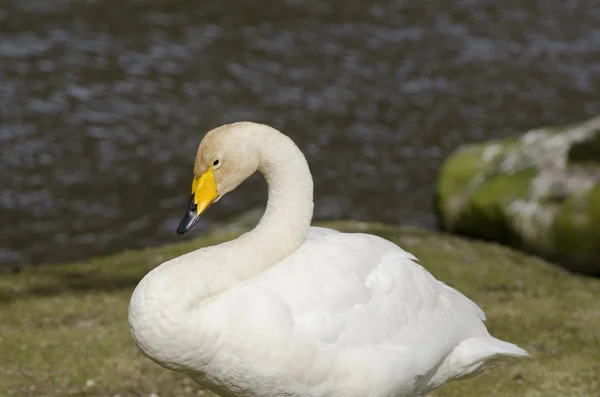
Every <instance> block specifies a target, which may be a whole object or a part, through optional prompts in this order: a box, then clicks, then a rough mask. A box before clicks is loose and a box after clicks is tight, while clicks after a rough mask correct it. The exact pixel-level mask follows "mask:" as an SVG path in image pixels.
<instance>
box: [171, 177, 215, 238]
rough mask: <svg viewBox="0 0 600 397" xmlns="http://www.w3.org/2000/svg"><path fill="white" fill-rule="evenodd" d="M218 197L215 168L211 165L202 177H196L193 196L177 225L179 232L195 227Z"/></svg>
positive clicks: (180, 233)
mask: <svg viewBox="0 0 600 397" xmlns="http://www.w3.org/2000/svg"><path fill="white" fill-rule="evenodd" d="M217 197H219V192H218V191H217V182H216V181H215V173H214V168H213V167H210V168H209V169H208V171H206V172H205V173H204V174H202V175H201V176H200V178H195V179H194V181H193V182H192V197H191V198H190V202H189V204H188V208H187V210H186V212H185V215H183V219H182V220H181V222H180V223H179V226H178V227H177V234H178V235H180V236H181V235H182V234H184V233H186V232H188V231H189V230H190V229H191V228H192V227H194V225H195V224H196V222H197V221H198V219H199V218H200V215H202V213H203V212H204V211H205V210H206V209H207V208H208V207H209V206H210V205H211V204H212V203H213V202H214V201H215V200H216V199H217Z"/></svg>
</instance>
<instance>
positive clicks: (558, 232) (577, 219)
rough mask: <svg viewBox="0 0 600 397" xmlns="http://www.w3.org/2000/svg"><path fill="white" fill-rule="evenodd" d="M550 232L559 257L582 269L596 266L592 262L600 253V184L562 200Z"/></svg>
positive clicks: (585, 270) (590, 269)
mask: <svg viewBox="0 0 600 397" xmlns="http://www.w3.org/2000/svg"><path fill="white" fill-rule="evenodd" d="M552 236H553V242H554V250H555V255H556V257H557V259H558V260H561V261H563V262H564V261H569V262H570V264H571V267H572V268H578V269H579V270H581V271H583V272H594V270H593V269H597V266H596V265H595V263H594V262H595V261H596V260H597V258H599V257H600V184H599V185H597V186H596V187H594V188H593V189H592V190H590V191H589V192H587V193H586V194H584V195H582V196H579V195H577V196H571V197H570V198H569V199H568V200H567V201H566V202H565V204H564V205H563V206H562V207H561V210H560V211H559V212H558V214H557V216H556V217H555V219H554V224H553V225H552ZM590 258H593V260H592V261H590ZM596 272H597V270H596Z"/></svg>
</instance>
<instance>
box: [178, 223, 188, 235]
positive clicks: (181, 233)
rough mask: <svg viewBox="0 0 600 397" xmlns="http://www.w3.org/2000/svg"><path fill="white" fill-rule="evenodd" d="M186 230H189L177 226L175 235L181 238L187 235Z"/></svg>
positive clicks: (180, 225)
mask: <svg viewBox="0 0 600 397" xmlns="http://www.w3.org/2000/svg"><path fill="white" fill-rule="evenodd" d="M188 230H190V229H188V228H186V227H185V226H183V225H182V224H179V226H177V235H178V236H183V235H184V234H185V233H187V231H188Z"/></svg>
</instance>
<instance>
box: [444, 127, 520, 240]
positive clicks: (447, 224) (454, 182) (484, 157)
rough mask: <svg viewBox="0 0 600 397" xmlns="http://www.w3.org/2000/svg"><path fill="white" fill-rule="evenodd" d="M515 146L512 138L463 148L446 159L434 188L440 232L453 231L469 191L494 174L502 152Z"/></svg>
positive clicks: (516, 141)
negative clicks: (441, 230) (440, 223)
mask: <svg viewBox="0 0 600 397" xmlns="http://www.w3.org/2000/svg"><path fill="white" fill-rule="evenodd" d="M516 145H518V139H516V138H511V139H505V140H498V141H490V142H486V143H485V144H473V145H467V146H464V147H462V148H460V149H458V150H457V151H456V152H454V153H453V154H452V155H451V156H450V157H448V159H447V160H446V161H445V162H444V164H443V165H442V167H441V169H440V175H439V176H438V183H437V187H436V210H437V211H438V215H439V216H440V218H441V220H442V223H443V225H442V228H443V229H444V230H450V231H451V230H454V229H455V227H456V222H457V220H458V219H459V218H460V216H461V215H462V211H463V210H464V209H465V208H466V206H467V203H468V201H469V199H470V196H471V194H472V193H473V191H474V190H475V189H476V188H478V187H479V184H480V183H482V182H484V181H486V180H487V179H488V178H490V177H491V176H493V174H495V169H496V167H497V166H498V163H499V162H500V161H501V160H502V159H503V158H504V155H505V153H506V152H507V151H509V150H511V149H512V148H514V147H515V146H516Z"/></svg>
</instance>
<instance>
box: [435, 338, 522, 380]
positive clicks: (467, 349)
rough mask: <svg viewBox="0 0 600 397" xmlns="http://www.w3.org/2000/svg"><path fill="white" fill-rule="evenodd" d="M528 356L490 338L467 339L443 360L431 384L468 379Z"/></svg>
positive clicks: (517, 347) (517, 348) (515, 346)
mask: <svg viewBox="0 0 600 397" xmlns="http://www.w3.org/2000/svg"><path fill="white" fill-rule="evenodd" d="M528 356H529V353H527V351H526V350H524V349H522V348H520V347H519V346H517V345H515V344H513V343H509V342H505V341H502V340H500V339H497V338H494V337H492V336H486V337H480V338H471V339H467V340H465V341H463V342H461V343H460V344H459V345H458V346H457V347H456V348H455V349H454V350H453V351H452V353H450V355H449V356H448V357H447V358H446V359H445V360H444V362H443V363H442V365H441V366H440V368H439V370H438V371H437V373H436V375H435V376H434V378H433V379H432V382H431V383H432V386H434V387H436V386H435V385H436V384H437V385H441V384H443V383H446V382H449V381H452V380H458V379H465V378H470V377H473V376H475V375H478V374H480V373H481V372H483V371H485V370H487V369H490V368H495V367H498V366H501V365H503V364H505V363H507V362H510V361H512V360H514V359H517V358H521V357H528Z"/></svg>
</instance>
